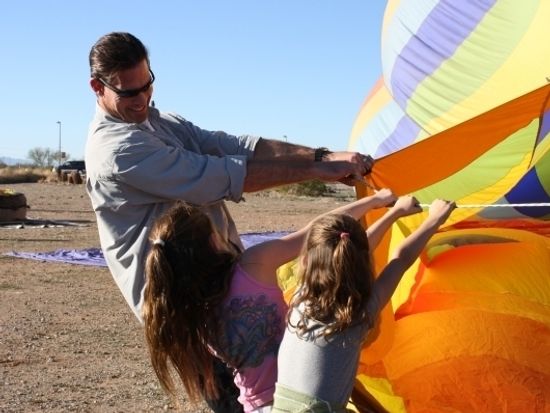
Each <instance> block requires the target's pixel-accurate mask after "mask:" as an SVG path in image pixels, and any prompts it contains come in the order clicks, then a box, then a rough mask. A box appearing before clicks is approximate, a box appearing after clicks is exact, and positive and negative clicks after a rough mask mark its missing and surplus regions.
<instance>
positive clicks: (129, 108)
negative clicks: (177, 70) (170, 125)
mask: <svg viewBox="0 0 550 413" xmlns="http://www.w3.org/2000/svg"><path fill="white" fill-rule="evenodd" d="M152 80H153V78H152V72H151V71H150V70H149V65H148V64H147V61H146V60H143V61H142V62H141V63H139V64H138V65H137V66H135V67H133V68H132V69H127V70H121V71H120V72H117V73H115V74H114V75H113V76H111V80H110V81H109V82H108V83H107V81H106V80H105V79H101V80H100V79H91V80H90V85H91V86H92V89H93V90H94V92H95V93H96V95H97V100H98V103H99V105H100V106H101V107H102V108H103V109H104V110H105V111H107V112H108V113H109V114H111V115H112V116H115V117H117V118H119V119H121V120H123V121H125V122H128V123H141V122H143V121H145V120H146V119H147V117H148V116H149V102H150V100H151V96H152V95H153V85H152ZM113 89H114V90H113ZM140 89H141V90H140ZM138 90H140V91H139V92H138ZM132 91H133V93H132ZM117 92H118V93H117ZM126 92H130V93H126ZM136 92H138V93H136ZM126 94H135V96H129V97H128V96H125V95H126Z"/></svg>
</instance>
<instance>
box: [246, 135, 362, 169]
mask: <svg viewBox="0 0 550 413" xmlns="http://www.w3.org/2000/svg"><path fill="white" fill-rule="evenodd" d="M319 151H320V152H319ZM316 152H318V153H316ZM316 158H317V159H316ZM254 160H258V161H260V160H263V161H267V160H280V161H283V160H284V161H315V160H317V161H323V162H327V161H328V162H331V161H343V162H351V163H357V164H359V165H361V166H362V167H364V168H365V170H366V171H367V172H370V170H371V168H372V164H373V159H372V157H371V156H369V155H363V154H360V153H359V152H345V151H343V152H331V151H329V150H328V149H326V148H316V149H314V148H309V147H307V146H302V145H296V144H294V143H289V142H283V141H278V140H273V139H264V138H260V139H259V140H258V143H257V144H256V147H255V148H254Z"/></svg>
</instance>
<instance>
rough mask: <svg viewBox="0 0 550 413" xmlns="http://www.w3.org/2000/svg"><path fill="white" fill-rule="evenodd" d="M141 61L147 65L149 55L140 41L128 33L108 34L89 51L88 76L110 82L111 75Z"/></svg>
mask: <svg viewBox="0 0 550 413" xmlns="http://www.w3.org/2000/svg"><path fill="white" fill-rule="evenodd" d="M143 60H147V64H148V65H149V53H148V52H147V48H146V47H145V46H144V45H143V43H142V42H141V40H139V39H138V38H137V37H135V36H134V35H132V34H130V33H125V32H112V33H108V34H106V35H104V36H102V37H100V38H99V40H98V41H97V42H96V43H95V44H94V45H93V46H92V49H91V50H90V75H91V77H93V78H98V79H99V78H101V79H104V80H106V81H110V80H111V79H110V78H111V76H112V75H113V73H116V72H118V71H121V70H127V69H131V68H133V67H135V66H137V65H138V64H139V63H141V62H142V61H143Z"/></svg>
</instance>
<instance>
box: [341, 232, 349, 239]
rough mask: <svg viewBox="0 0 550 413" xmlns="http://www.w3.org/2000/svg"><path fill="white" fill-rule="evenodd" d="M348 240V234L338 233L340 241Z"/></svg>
mask: <svg viewBox="0 0 550 413" xmlns="http://www.w3.org/2000/svg"><path fill="white" fill-rule="evenodd" d="M346 238H349V232H340V239H346Z"/></svg>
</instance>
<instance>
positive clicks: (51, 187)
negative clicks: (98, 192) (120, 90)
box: [0, 183, 355, 413]
mask: <svg viewBox="0 0 550 413" xmlns="http://www.w3.org/2000/svg"><path fill="white" fill-rule="evenodd" d="M2 188H3V189H6V188H9V189H12V190H14V191H16V192H21V193H23V194H25V196H26V198H27V204H28V205H29V206H30V209H29V210H28V212H27V218H28V219H33V220H49V221H52V222H53V223H56V222H57V223H59V222H69V223H72V224H73V225H65V226H58V225H51V224H50V225H19V226H2V225H0V306H1V311H0V389H1V390H0V411H1V412H4V413H8V412H70V411H73V412H157V411H158V412H162V411H182V412H210V409H209V408H208V407H207V406H206V405H191V404H190V403H189V401H188V400H187V399H186V397H185V394H184V392H183V391H182V392H181V397H180V404H181V406H180V408H179V410H178V408H177V407H176V406H175V405H174V404H173V403H171V401H170V399H169V398H168V397H167V396H166V395H165V394H164V393H163V391H162V389H161V388H160V386H159V384H158V382H157V380H156V377H155V375H154V373H153V371H152V369H151V367H150V365H149V360H148V354H147V349H146V346H145V342H144V338H143V335H142V328H141V326H140V324H139V323H138V321H137V319H136V318H135V316H134V315H133V313H132V312H131V310H130V308H129V307H128V306H127V304H126V302H125V301H124V299H123V298H122V295H121V294H120V293H119V290H118V288H117V287H116V285H115V283H114V281H113V279H112V277H111V275H110V273H109V270H108V269H107V268H104V267H92V266H84V265H75V264H65V263H52V262H42V261H36V260H30V259H22V258H13V257H10V256H6V255H4V254H5V253H7V252H10V251H17V252H48V251H54V250H57V249H83V248H91V247H99V238H98V234H97V227H96V224H95V216H94V213H93V211H92V209H91V205H90V202H89V199H88V196H87V194H86V191H85V187H84V185H72V184H67V183H33V184H11V185H3V186H2ZM335 188H336V193H335V194H332V195H331V196H327V197H319V198H308V197H292V196H289V195H281V194H280V193H278V192H260V193H256V194H247V196H246V197H245V198H246V200H245V202H241V203H238V204H235V203H230V204H229V207H230V210H231V212H232V214H233V217H234V219H235V221H236V223H237V227H238V228H239V231H240V232H241V233H246V232H264V231H275V230H276V231H279V230H293V229H297V228H299V227H300V226H302V225H304V224H305V223H307V222H308V221H309V220H310V219H311V218H313V217H315V216H316V215H317V214H319V213H321V212H325V211H328V210H330V209H332V208H334V207H337V206H339V205H341V204H343V203H344V202H346V201H349V200H351V199H353V198H354V196H355V194H354V191H353V189H351V188H348V187H344V186H341V185H336V186H335Z"/></svg>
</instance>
